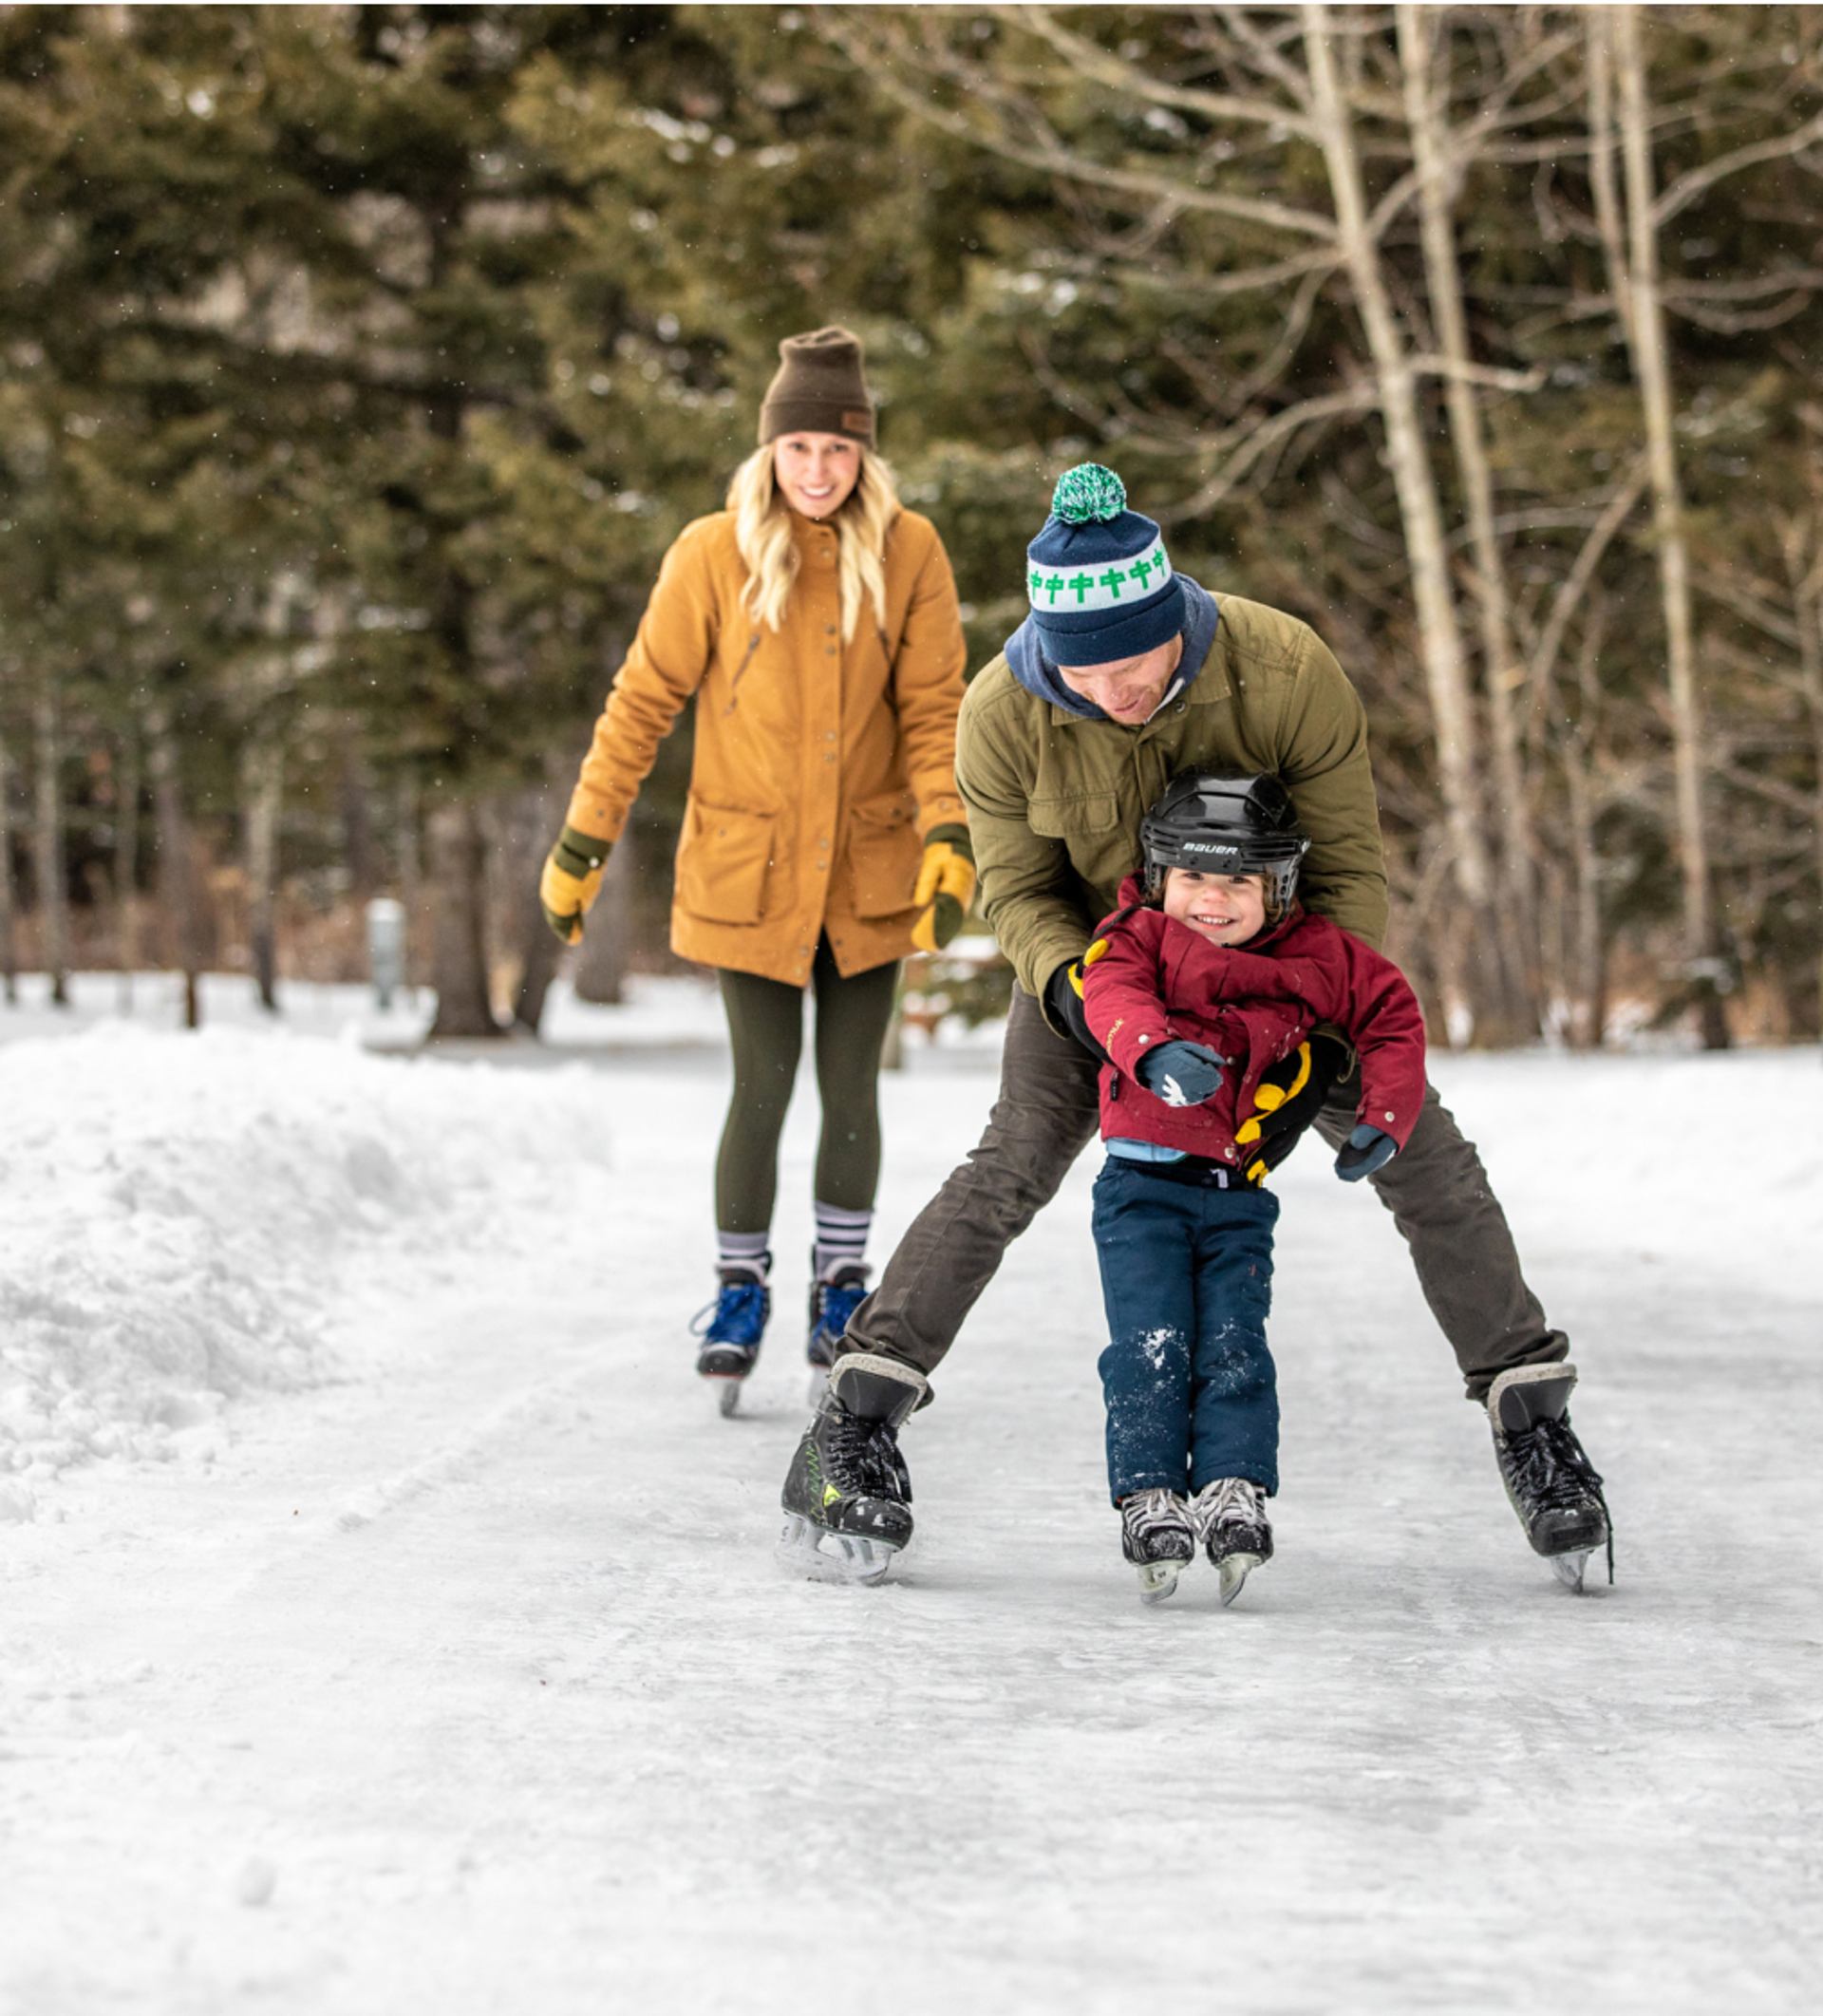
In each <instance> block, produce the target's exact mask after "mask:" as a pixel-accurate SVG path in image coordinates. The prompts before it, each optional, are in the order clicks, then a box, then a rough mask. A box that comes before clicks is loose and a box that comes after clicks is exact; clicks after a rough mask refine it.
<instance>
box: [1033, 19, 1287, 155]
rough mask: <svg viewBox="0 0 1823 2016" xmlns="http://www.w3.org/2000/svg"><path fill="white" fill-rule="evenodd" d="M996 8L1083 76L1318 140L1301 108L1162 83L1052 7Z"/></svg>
mask: <svg viewBox="0 0 1823 2016" xmlns="http://www.w3.org/2000/svg"><path fill="white" fill-rule="evenodd" d="M994 11H995V13H996V14H998V15H999V16H1000V17H1001V18H1002V19H1003V20H1005V21H1008V22H1010V23H1012V24H1013V25H1014V26H1016V27H1018V28H1024V29H1025V31H1026V32H1027V33H1028V34H1033V35H1036V36H1038V37H1039V39H1040V40H1041V41H1043V42H1046V43H1048V44H1049V45H1050V46H1051V47H1052V48H1054V49H1055V50H1056V51H1057V52H1058V54H1059V55H1060V56H1063V57H1066V58H1067V59H1068V60H1069V61H1070V62H1071V63H1072V64H1073V65H1074V66H1076V68H1077V69H1078V70H1079V71H1080V72H1081V74H1082V75H1083V76H1085V77H1093V78H1094V79H1095V80H1096V81H1097V82H1098V83H1099V84H1104V85H1107V86H1108V87H1109V88H1110V89H1111V90H1117V91H1124V92H1126V93H1127V94H1128V95H1129V96H1130V97H1134V98H1142V99H1144V100H1146V101H1147V103H1148V104H1156V105H1169V106H1171V107H1172V108H1173V109H1174V110H1176V111H1180V112H1195V113H1198V114H1200V115H1201V116H1202V117H1203V118H1205V119H1209V120H1213V121H1217V122H1219V121H1222V120H1239V121H1241V122H1249V123H1252V124H1255V125H1265V126H1279V127H1283V128H1284V129H1285V130H1286V131H1287V132H1289V133H1296V134H1297V135H1298V136H1299V137H1300V138H1301V139H1304V140H1308V141H1315V140H1316V138H1317V129H1316V125H1315V123H1314V122H1313V121H1311V120H1310V119H1308V118H1307V117H1306V115H1305V114H1304V113H1302V112H1293V111H1289V110H1287V108H1286V107H1285V106H1284V105H1280V104H1271V103H1270V102H1269V101H1267V100H1264V99H1256V98H1236V97H1232V96H1231V95H1230V94H1228V93H1226V92H1222V91H1205V90H1199V89H1196V88H1194V87H1192V86H1188V85H1170V84H1160V83H1159V82H1158V81H1157V79H1156V78H1155V77H1152V76H1150V75H1149V74H1148V73H1147V72H1146V71H1144V70H1142V69H1140V67H1139V66H1138V65H1137V64H1133V63H1128V62H1127V61H1125V59H1124V58H1122V57H1119V56H1116V55H1114V54H1112V53H1111V52H1110V51H1108V50H1106V49H1104V48H1102V47H1100V45H1099V43H1095V42H1091V41H1090V40H1089V38H1088V37H1087V36H1086V35H1079V34H1077V33H1075V32H1074V31H1073V30H1072V29H1070V28H1063V27H1062V26H1060V25H1059V23H1058V22H1057V21H1055V20H1054V19H1053V18H1052V15H1051V11H1050V9H1048V8H1045V7H997V8H996V9H994Z"/></svg>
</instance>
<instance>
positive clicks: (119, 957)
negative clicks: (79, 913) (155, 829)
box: [114, 722, 140, 1013]
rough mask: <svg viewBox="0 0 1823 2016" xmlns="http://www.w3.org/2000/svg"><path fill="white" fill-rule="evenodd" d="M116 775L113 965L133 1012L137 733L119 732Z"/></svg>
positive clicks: (132, 728) (130, 727)
mask: <svg viewBox="0 0 1823 2016" xmlns="http://www.w3.org/2000/svg"><path fill="white" fill-rule="evenodd" d="M118 754H119V764H118V768H117V770H116V773H115V794H114V795H115V805H114V961H115V964H116V966H118V967H119V969H120V988H121V1007H122V1008H123V1009H125V1010H126V1011H127V1012H129V1013H130V1012H131V1011H132V1008H133V975H134V974H135V973H136V972H137V971H138V970H139V966H140V893H139V870H140V730H139V724H138V723H137V722H129V723H128V724H127V725H126V727H125V728H124V729H123V730H122V735H121V745H120V750H119V752H118Z"/></svg>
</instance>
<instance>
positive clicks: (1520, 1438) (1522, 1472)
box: [1488, 1365, 1614, 1592]
mask: <svg viewBox="0 0 1823 2016" xmlns="http://www.w3.org/2000/svg"><path fill="white" fill-rule="evenodd" d="M1575 1384H1576V1367H1575V1366H1570V1365H1522V1366H1514V1367H1513V1370H1512V1371H1510V1372H1502V1373H1501V1374H1500V1376H1499V1378H1498V1379H1496V1380H1495V1381H1494V1385H1492V1386H1491V1387H1490V1388H1489V1389H1488V1420H1489V1422H1490V1423H1491V1424H1492V1425H1493V1428H1494V1457H1495V1460H1497V1461H1498V1463H1499V1465H1500V1477H1501V1480H1502V1482H1503V1483H1505V1485H1506V1487H1507V1496H1508V1498H1511V1499H1512V1500H1513V1510H1514V1511H1515V1512H1516V1513H1517V1514H1518V1515H1519V1523H1520V1525H1522V1526H1523V1527H1524V1528H1525V1529H1526V1538H1527V1539H1528V1540H1530V1541H1531V1542H1532V1552H1533V1553H1534V1554H1543V1555H1544V1556H1545V1558H1546V1559H1547V1560H1548V1561H1550V1565H1551V1569H1552V1571H1553V1573H1555V1574H1556V1576H1557V1579H1558V1580H1559V1581H1560V1582H1562V1583H1563V1584H1564V1585H1565V1587H1566V1588H1569V1589H1573V1590H1577V1591H1579V1592H1580V1591H1581V1589H1582V1587H1583V1573H1584V1571H1585V1570H1586V1569H1587V1568H1588V1557H1589V1555H1590V1554H1593V1553H1594V1552H1595V1550H1596V1549H1597V1548H1598V1547H1606V1548H1607V1579H1608V1580H1609V1581H1610V1582H1612V1581H1613V1579H1614V1535H1613V1530H1612V1528H1611V1527H1610V1525H1609V1523H1608V1517H1607V1499H1606V1498H1604V1497H1603V1496H1602V1480H1601V1479H1600V1477H1599V1476H1598V1475H1597V1474H1596V1471H1595V1466H1594V1464H1592V1463H1591V1462H1590V1461H1589V1460H1588V1456H1587V1455H1585V1453H1584V1451H1583V1445H1582V1443H1581V1442H1579V1441H1577V1440H1576V1431H1575V1429H1573V1428H1572V1427H1571V1426H1570V1424H1569V1395H1570V1389H1571V1387H1573V1386H1574V1385H1575Z"/></svg>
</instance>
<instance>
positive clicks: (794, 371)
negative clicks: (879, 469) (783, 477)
mask: <svg viewBox="0 0 1823 2016" xmlns="http://www.w3.org/2000/svg"><path fill="white" fill-rule="evenodd" d="M779 360H780V361H779V369H778V372H777V374H776V375H775V376H774V378H773V381H772V383H771V384H770V385H769V386H767V387H766V397H765V403H764V404H763V405H761V408H760V443H761V446H762V447H763V446H764V445H765V443H767V442H769V441H777V440H778V439H779V437H780V435H781V434H798V433H804V434H846V435H847V436H848V438H849V440H850V441H858V442H862V443H865V444H866V445H867V446H868V447H870V448H871V447H872V446H873V445H874V400H873V396H872V394H870V392H869V391H868V389H867V380H866V379H865V378H864V377H863V376H862V375H861V339H860V338H859V337H858V336H857V335H855V332H854V331H853V330H846V329H836V328H830V329H816V330H811V331H810V333H809V334H808V335H807V336H787V337H786V338H785V340H784V341H783V342H782V343H781V344H780V346H779Z"/></svg>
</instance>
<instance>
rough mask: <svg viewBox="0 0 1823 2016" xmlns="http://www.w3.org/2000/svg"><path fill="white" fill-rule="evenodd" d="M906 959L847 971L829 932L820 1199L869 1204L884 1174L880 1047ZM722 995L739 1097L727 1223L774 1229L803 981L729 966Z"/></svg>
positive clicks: (820, 970) (822, 948) (731, 1120)
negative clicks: (840, 967) (793, 983)
mask: <svg viewBox="0 0 1823 2016" xmlns="http://www.w3.org/2000/svg"><path fill="white" fill-rule="evenodd" d="M898 977H899V968H898V962H897V961H896V960H894V961H893V962H892V963H891V964H890V965H887V966H875V967H872V968H870V969H869V970H867V971H866V972H864V973H854V974H851V975H850V977H849V978H848V979H846V980H844V979H843V978H842V976H841V974H840V973H839V972H838V971H837V970H836V958H835V954H834V953H833V952H832V951H830V949H829V940H828V939H827V938H824V939H823V940H822V941H821V943H820V944H818V948H817V957H816V960H815V962H814V963H813V965H812V967H811V970H810V989H811V992H812V993H814V994H815V995H816V997H817V1091H818V1096H819V1098H820V1099H821V1101H822V1107H823V1128H822V1134H821V1136H820V1137H819V1139H818V1143H817V1200H818V1202H819V1203H824V1204H837V1205H840V1206H841V1207H842V1209H843V1210H845V1211H871V1210H872V1209H873V1208H874V1187H875V1185H876V1184H877V1183H878V1181H879V1177H880V1102H879V1082H880V1051H881V1048H882V1047H883V1046H884V1045H885V1042H886V1028H887V1024H888V1023H889V1022H891V1021H892V1019H893V995H894V994H895V992H896V991H897V986H898ZM720 978H721V981H722V1005H723V1007H724V1008H725V1009H726V1010H727V1015H728V1035H729V1038H730V1040H731V1041H732V1043H733V1045H734V1097H733V1099H732V1100H731V1101H730V1102H729V1105H728V1118H727V1124H726V1125H725V1126H724V1128H723V1130H722V1146H721V1149H720V1150H719V1151H718V1153H717V1155H716V1159H715V1222H716V1226H717V1228H718V1230H720V1231H722V1232H766V1231H769V1230H770V1229H771V1226H772V1207H773V1200H774V1199H775V1197H776V1196H778V1193H779V1137H780V1133H781V1131H782V1130H783V1128H784V1124H785V1108H786V1107H787V1106H788V1105H790V1103H791V1088H792V1083H793V1082H794V1080H795V1079H796V1078H797V1076H798V1059H799V1055H800V1053H801V1052H802V1050H803V1046H804V990H803V989H802V988H799V987H788V986H786V985H785V983H784V982H783V981H780V980H762V979H761V978H760V976H759V975H758V974H757V973H735V972H728V971H726V970H723V971H722V972H721V974H720Z"/></svg>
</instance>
